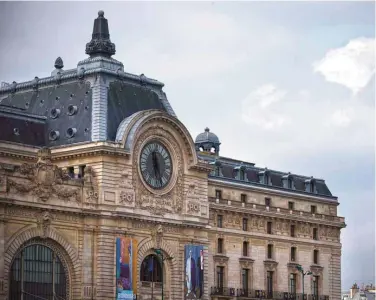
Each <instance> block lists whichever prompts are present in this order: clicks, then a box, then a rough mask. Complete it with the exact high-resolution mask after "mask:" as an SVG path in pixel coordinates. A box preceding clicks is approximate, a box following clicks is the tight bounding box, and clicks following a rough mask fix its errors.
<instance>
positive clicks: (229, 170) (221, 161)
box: [198, 153, 337, 199]
mask: <svg viewBox="0 0 376 300" xmlns="http://www.w3.org/2000/svg"><path fill="white" fill-rule="evenodd" d="M198 156H199V158H200V159H203V160H205V161H209V162H210V163H212V164H214V163H215V162H216V163H217V164H218V165H220V168H221V172H222V174H221V176H216V175H215V174H214V173H211V174H210V175H209V177H210V178H217V179H222V180H225V181H228V182H238V183H244V184H249V185H257V186H264V187H266V186H267V187H268V188H271V189H277V190H285V191H290V192H297V193H304V194H313V193H310V192H306V189H305V181H307V180H311V179H313V180H314V181H315V186H316V193H315V195H316V196H323V197H328V198H332V199H337V198H336V197H334V196H333V195H332V193H331V192H330V190H329V188H328V187H327V185H326V183H325V181H324V180H322V179H317V178H312V177H308V176H302V175H297V174H290V173H287V172H285V173H284V172H280V171H275V170H271V169H265V168H259V167H256V166H255V164H253V163H247V162H241V161H238V160H234V159H230V158H226V157H221V156H219V157H216V156H214V155H207V154H203V153H198ZM240 166H243V167H244V170H245V173H246V178H247V180H239V179H237V178H236V175H237V172H238V171H237V169H238V168H239V167H240ZM265 170H267V171H268V173H269V176H270V179H271V185H266V184H264V183H262V182H261V180H260V172H263V171H265ZM286 175H290V176H291V179H292V181H293V183H294V189H288V188H285V187H284V186H283V181H282V178H283V176H286Z"/></svg>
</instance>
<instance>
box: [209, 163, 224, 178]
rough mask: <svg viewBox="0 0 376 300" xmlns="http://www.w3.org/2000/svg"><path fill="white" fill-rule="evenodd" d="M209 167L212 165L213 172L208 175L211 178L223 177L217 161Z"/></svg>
mask: <svg viewBox="0 0 376 300" xmlns="http://www.w3.org/2000/svg"><path fill="white" fill-rule="evenodd" d="M210 164H211V165H214V168H213V170H212V171H211V172H210V175H212V176H219V177H220V176H223V174H222V163H221V162H220V161H219V160H215V161H214V162H212V163H210Z"/></svg>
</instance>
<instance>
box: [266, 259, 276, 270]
mask: <svg viewBox="0 0 376 300" xmlns="http://www.w3.org/2000/svg"><path fill="white" fill-rule="evenodd" d="M264 266H265V269H266V270H267V271H275V270H276V269H277V266H278V262H276V261H275V260H273V259H267V260H264Z"/></svg>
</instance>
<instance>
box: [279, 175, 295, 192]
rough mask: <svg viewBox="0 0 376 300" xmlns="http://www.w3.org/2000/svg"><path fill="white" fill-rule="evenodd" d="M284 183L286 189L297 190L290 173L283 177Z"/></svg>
mask: <svg viewBox="0 0 376 300" xmlns="http://www.w3.org/2000/svg"><path fill="white" fill-rule="evenodd" d="M282 183H283V187H284V188H285V189H290V190H295V185H294V178H293V177H292V175H291V174H290V172H289V173H288V174H286V175H284V176H282Z"/></svg>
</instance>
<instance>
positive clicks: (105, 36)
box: [86, 10, 116, 57]
mask: <svg viewBox="0 0 376 300" xmlns="http://www.w3.org/2000/svg"><path fill="white" fill-rule="evenodd" d="M115 52H116V50H115V44H114V43H111V40H110V33H109V31H108V22H107V19H106V18H105V17H104V12H103V10H100V11H99V12H98V18H96V19H95V20H94V27H93V34H92V38H91V41H90V42H89V43H87V44H86V54H89V55H90V57H94V56H105V57H111V55H114V54H115Z"/></svg>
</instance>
